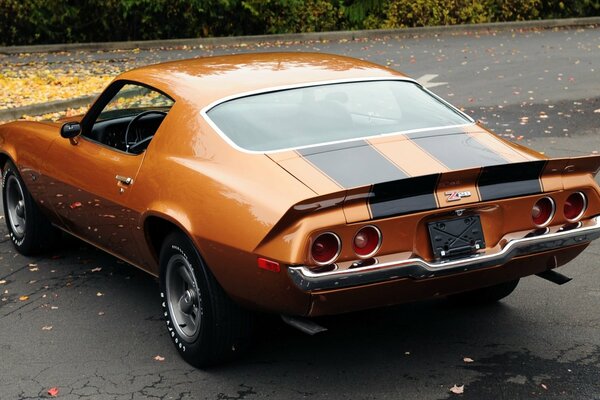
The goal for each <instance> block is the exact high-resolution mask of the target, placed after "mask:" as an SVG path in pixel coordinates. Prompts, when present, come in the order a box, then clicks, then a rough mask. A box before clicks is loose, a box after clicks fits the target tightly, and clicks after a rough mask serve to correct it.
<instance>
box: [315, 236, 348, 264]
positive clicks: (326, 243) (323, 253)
mask: <svg viewBox="0 0 600 400" xmlns="http://www.w3.org/2000/svg"><path fill="white" fill-rule="evenodd" d="M341 249H342V242H341V241H340V238H339V237H338V236H337V235H336V234H335V233H331V232H325V233H322V234H320V235H319V236H317V237H316V238H315V240H313V242H312V245H311V246H310V256H311V257H312V259H313V261H314V262H315V263H316V264H317V265H327V264H331V263H332V262H334V261H335V259H336V258H338V256H339V255H340V251H341Z"/></svg>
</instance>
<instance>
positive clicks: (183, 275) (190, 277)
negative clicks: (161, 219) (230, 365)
mask: <svg viewBox="0 0 600 400" xmlns="http://www.w3.org/2000/svg"><path fill="white" fill-rule="evenodd" d="M160 295H161V301H162V308H163V313H164V316H165V319H166V324H167V329H168V332H169V336H170V337H171V339H172V340H173V343H174V344H175V347H176V348H177V350H178V351H179V354H181V356H182V357H183V358H184V359H185V360H186V361H187V362H188V363H190V364H191V365H193V366H196V367H200V368H201V367H206V366H209V365H212V364H217V363H220V362H223V361H227V360H229V359H231V358H233V357H235V356H236V355H237V354H238V353H239V352H240V351H241V350H243V349H244V347H246V345H247V344H248V341H249V338H250V336H251V332H252V327H253V318H252V315H251V314H250V312H248V311H246V310H243V309H242V308H240V307H239V306H238V305H237V304H235V303H234V302H233V301H232V300H231V299H230V298H229V297H228V296H227V295H226V294H225V292H224V291H223V289H222V288H221V286H220V285H219V284H218V282H217V281H216V279H215V278H214V276H213V275H212V273H211V272H210V270H209V269H208V268H207V266H206V264H205V263H204V261H203V260H202V258H201V257H200V255H199V254H198V251H197V250H196V248H195V247H194V245H193V243H192V242H191V240H190V239H189V238H188V237H187V236H185V235H184V234H183V233H181V232H174V233H172V234H170V235H169V236H168V237H167V238H166V239H165V241H164V243H163V245H162V248H161V251H160Z"/></svg>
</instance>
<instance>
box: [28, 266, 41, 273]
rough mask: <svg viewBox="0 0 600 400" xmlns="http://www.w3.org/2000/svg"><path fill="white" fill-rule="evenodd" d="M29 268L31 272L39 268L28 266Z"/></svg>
mask: <svg viewBox="0 0 600 400" xmlns="http://www.w3.org/2000/svg"><path fill="white" fill-rule="evenodd" d="M29 270H30V271H31V272H35V271H39V270H40V269H39V268H38V267H32V268H29Z"/></svg>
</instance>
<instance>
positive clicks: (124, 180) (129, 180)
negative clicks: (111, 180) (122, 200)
mask: <svg viewBox="0 0 600 400" xmlns="http://www.w3.org/2000/svg"><path fill="white" fill-rule="evenodd" d="M115 179H116V180H117V181H119V182H121V183H122V184H123V185H131V184H132V183H133V178H130V177H129V176H123V175H117V176H115Z"/></svg>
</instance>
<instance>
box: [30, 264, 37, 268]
mask: <svg viewBox="0 0 600 400" xmlns="http://www.w3.org/2000/svg"><path fill="white" fill-rule="evenodd" d="M29 266H30V267H37V264H34V263H31V264H29Z"/></svg>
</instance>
